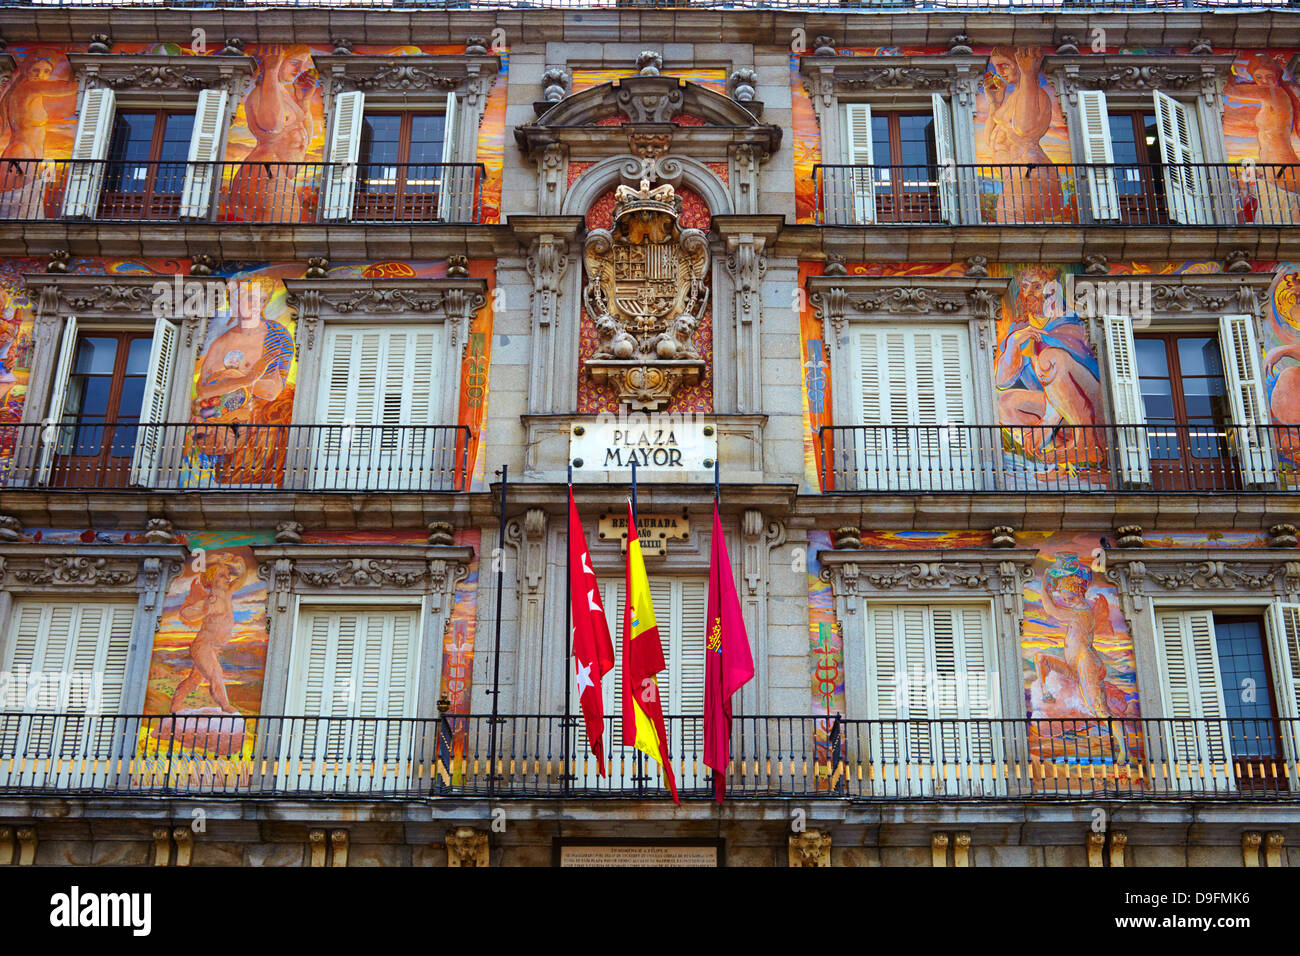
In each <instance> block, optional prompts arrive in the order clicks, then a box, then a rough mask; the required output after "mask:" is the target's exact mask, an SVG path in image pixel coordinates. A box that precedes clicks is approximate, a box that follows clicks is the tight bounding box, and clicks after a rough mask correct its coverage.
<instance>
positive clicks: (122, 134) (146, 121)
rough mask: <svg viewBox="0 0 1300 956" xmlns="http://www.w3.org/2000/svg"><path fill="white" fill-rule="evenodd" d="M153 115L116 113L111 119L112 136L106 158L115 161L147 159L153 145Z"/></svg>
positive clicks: (154, 116)
mask: <svg viewBox="0 0 1300 956" xmlns="http://www.w3.org/2000/svg"><path fill="white" fill-rule="evenodd" d="M155 118H156V114H154V113H118V114H117V115H116V116H115V117H114V118H113V134H112V138H111V139H110V140H109V149H108V158H109V159H116V160H138V161H141V162H143V161H145V160H148V159H149V148H150V147H151V146H152V145H153V124H154V120H155Z"/></svg>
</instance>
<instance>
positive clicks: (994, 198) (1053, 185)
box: [813, 163, 1300, 227]
mask: <svg viewBox="0 0 1300 956" xmlns="http://www.w3.org/2000/svg"><path fill="white" fill-rule="evenodd" d="M813 187H814V194H815V201H816V219H817V222H818V223H821V224H823V225H829V226H942V225H966V226H970V225H1011V226H1080V225H1086V226H1125V227H1128V226H1180V225H1186V226H1213V225H1223V226H1249V225H1256V226H1295V225H1298V224H1300V165H1281V164H1269V163H1178V164H1171V163H1107V164H1101V163H1040V164H1026V163H1020V164H1006V165H993V164H974V165H968V164H946V165H944V164H933V165H900V164H884V165H836V164H818V165H817V166H814V167H813Z"/></svg>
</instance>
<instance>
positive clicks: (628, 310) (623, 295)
mask: <svg viewBox="0 0 1300 956" xmlns="http://www.w3.org/2000/svg"><path fill="white" fill-rule="evenodd" d="M680 216H681V199H680V197H678V196H677V195H676V193H675V191H674V190H673V187H672V185H671V184H668V183H664V184H661V185H659V186H656V187H654V188H651V185H650V183H649V182H648V181H646V180H644V179H643V180H642V181H641V186H640V189H632V188H631V187H629V186H619V187H618V189H617V190H616V191H615V204H614V223H613V228H612V229H593V230H592V231H591V232H590V233H589V234H588V236H587V240H586V244H585V246H584V250H583V252H584V259H585V261H586V267H587V282H586V286H585V288H584V289H583V303H584V305H585V306H586V308H587V314H588V315H590V316H591V318H592V321H593V322H594V324H595V327H596V333H597V336H598V344H597V346H596V351H595V353H594V354H593V355H592V357H591V358H590V359H588V360H587V362H586V365H587V371H588V373H589V374H590V375H591V377H592V379H593V380H594V381H595V382H596V384H598V385H600V386H602V387H609V388H611V389H612V390H613V391H614V393H615V394H616V395H617V396H618V399H619V401H620V402H622V403H625V404H627V405H630V406H631V407H632V408H634V409H644V410H649V411H654V410H657V409H660V408H663V407H664V406H665V405H667V404H668V402H669V400H670V399H671V397H672V395H673V394H674V393H675V392H676V391H677V390H678V389H679V388H681V387H683V386H690V385H695V384H696V383H698V382H699V380H700V375H701V373H702V372H703V370H704V364H705V363H704V360H703V359H702V358H701V357H700V354H699V350H698V349H697V348H696V345H695V343H694V341H693V340H692V335H693V334H694V332H695V329H696V327H697V326H698V325H699V323H700V321H701V320H702V318H703V316H704V310H705V308H706V307H707V305H708V301H709V286H708V278H707V274H708V266H709V245H708V239H707V238H706V236H705V234H704V233H703V232H702V231H701V230H699V229H683V228H682V227H681V225H680V222H679V219H680Z"/></svg>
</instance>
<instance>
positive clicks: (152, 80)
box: [68, 53, 256, 98]
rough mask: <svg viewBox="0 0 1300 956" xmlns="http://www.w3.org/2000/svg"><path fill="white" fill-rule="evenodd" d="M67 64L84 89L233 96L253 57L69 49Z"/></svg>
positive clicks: (248, 73)
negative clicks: (219, 92) (209, 92)
mask: <svg viewBox="0 0 1300 956" xmlns="http://www.w3.org/2000/svg"><path fill="white" fill-rule="evenodd" d="M68 65H69V66H70V67H71V68H72V72H73V75H75V76H76V77H77V78H78V80H79V81H80V83H81V88H82V89H83V90H87V89H111V90H114V91H116V92H117V93H119V94H148V93H164V94H165V93H181V94H188V93H194V94H197V93H198V92H199V91H200V90H225V91H226V92H227V93H229V94H230V96H231V97H232V98H235V97H237V96H238V94H239V93H240V92H241V91H242V90H243V89H244V87H245V86H246V85H247V82H248V80H249V78H250V77H251V76H252V75H253V70H254V68H255V67H256V61H255V60H254V59H253V58H252V57H248V56H167V55H158V54H121V53H69V54H68Z"/></svg>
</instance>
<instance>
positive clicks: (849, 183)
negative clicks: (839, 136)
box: [832, 103, 876, 225]
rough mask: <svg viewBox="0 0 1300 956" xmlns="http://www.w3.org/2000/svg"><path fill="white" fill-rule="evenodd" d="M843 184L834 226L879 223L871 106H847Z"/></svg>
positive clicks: (836, 195)
mask: <svg viewBox="0 0 1300 956" xmlns="http://www.w3.org/2000/svg"><path fill="white" fill-rule="evenodd" d="M844 133H845V136H844V162H846V163H848V164H849V165H850V166H852V167H853V168H852V169H845V170H841V172H842V173H843V174H844V182H843V183H842V184H836V186H837V188H836V189H835V190H834V193H835V198H836V202H835V207H836V210H837V218H836V219H835V220H833V223H832V224H834V223H843V224H850V225H852V224H855V223H856V224H858V225H866V224H869V223H873V222H875V221H876V170H875V169H874V168H873V167H874V165H875V158H874V151H873V149H872V144H871V104H869V103H846V104H844Z"/></svg>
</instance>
